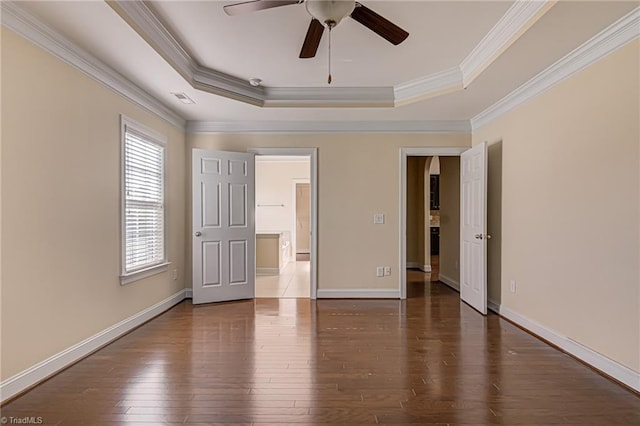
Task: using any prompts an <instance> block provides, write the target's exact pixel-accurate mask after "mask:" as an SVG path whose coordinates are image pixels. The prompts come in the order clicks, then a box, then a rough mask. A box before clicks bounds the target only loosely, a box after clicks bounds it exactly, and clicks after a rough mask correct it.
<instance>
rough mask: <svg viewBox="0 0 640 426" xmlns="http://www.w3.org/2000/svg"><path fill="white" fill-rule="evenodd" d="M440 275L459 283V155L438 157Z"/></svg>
mask: <svg viewBox="0 0 640 426" xmlns="http://www.w3.org/2000/svg"><path fill="white" fill-rule="evenodd" d="M439 260H440V275H441V276H444V277H446V278H448V279H449V280H450V281H453V282H456V283H458V284H459V283H460V267H459V265H460V157H440V259H439Z"/></svg>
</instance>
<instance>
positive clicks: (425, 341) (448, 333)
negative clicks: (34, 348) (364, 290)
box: [2, 271, 640, 425]
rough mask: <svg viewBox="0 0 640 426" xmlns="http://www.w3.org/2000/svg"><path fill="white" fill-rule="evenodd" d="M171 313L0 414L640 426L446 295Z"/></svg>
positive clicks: (418, 288) (508, 331)
mask: <svg viewBox="0 0 640 426" xmlns="http://www.w3.org/2000/svg"><path fill="white" fill-rule="evenodd" d="M408 275H409V277H408V281H409V289H410V291H409V294H410V295H411V297H410V298H409V299H407V300H406V301H402V302H401V301H397V300H319V301H317V302H314V301H311V300H309V299H257V300H255V301H254V300H251V301H242V302H234V303H225V304H217V305H207V306H192V305H191V303H190V302H189V301H186V302H183V303H180V304H179V305H177V306H175V307H174V308H173V309H171V310H170V311H168V312H166V313H165V314H163V315H161V316H159V317H157V318H156V319H154V320H152V321H151V322H149V323H147V324H145V325H144V326H142V327H140V328H138V329H137V330H135V331H133V332H132V333H130V334H128V335H126V336H124V337H123V338H121V339H119V340H117V341H115V342H114V343H112V344H111V345H109V346H107V347H105V348H103V349H102V350H100V351H98V352H96V353H95V354H93V355H91V356H90V357H88V358H86V359H84V360H83V361H81V362H79V363H77V364H76V365H74V366H72V367H70V368H69V369H67V370H65V371H63V372H62V373H60V374H58V375H57V376H55V377H53V378H52V379H50V380H48V381H46V382H45V383H43V384H41V385H40V386H38V387H36V388H34V389H33V390H31V391H30V392H28V393H26V394H25V395H23V396H22V397H20V398H17V399H15V400H14V401H12V402H10V403H8V404H7V405H6V406H4V407H3V408H2V416H4V417H5V418H9V417H14V418H23V417H25V416H35V417H42V420H43V424H47V425H49V424H60V425H115V424H127V425H131V424H152V425H159V424H172V423H188V424H192V425H195V424H202V425H205V424H207V425H211V424H242V425H260V424H272V425H273V424H277V425H285V424H327V425H336V424H348V425H356V424H375V423H380V424H403V425H407V424H414V425H430V424H442V425H444V424H450V425H458V424H466V425H482V424H504V425H553V424H574V425H639V424H640V398H638V397H637V396H636V395H634V394H633V393H631V392H630V391H628V390H626V389H624V388H623V387H621V386H619V385H617V384H615V383H613V382H611V381H609V380H608V379H606V378H604V377H602V376H600V375H598V374H597V373H595V372H594V371H592V370H591V369H589V368H588V367H586V366H585V365H583V364H581V363H579V362H578V361H576V360H574V359H572V358H571V357H569V356H567V355H566V354H563V353H562V352H559V351H557V350H556V349H554V348H552V347H550V346H548V345H546V344H545V343H543V342H541V341H540V340H538V339H536V338H535V337H533V336H531V335H529V334H527V333H525V332H524V331H522V330H520V329H519V328H517V327H515V326H514V325H512V324H510V323H509V322H507V321H504V320H501V319H500V318H499V317H498V316H496V315H493V314H490V315H488V316H487V317H483V316H482V315H479V314H477V313H476V312H475V311H473V310H472V309H471V308H469V307H468V306H466V305H465V304H463V303H460V301H459V298H458V294H457V293H456V292H454V291H453V290H451V289H449V288H448V287H446V286H444V285H442V284H438V283H432V282H429V281H428V275H426V274H423V273H421V272H416V271H410V272H409V274H408Z"/></svg>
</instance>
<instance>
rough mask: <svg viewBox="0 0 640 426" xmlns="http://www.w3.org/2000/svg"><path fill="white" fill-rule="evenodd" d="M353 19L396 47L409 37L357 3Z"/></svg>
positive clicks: (389, 22) (392, 24) (352, 13)
mask: <svg viewBox="0 0 640 426" xmlns="http://www.w3.org/2000/svg"><path fill="white" fill-rule="evenodd" d="M351 17H352V18H353V19H355V20H356V21H358V22H359V23H361V24H362V25H364V26H365V27H367V28H369V29H370V30H371V31H373V32H374V33H376V34H378V35H379V36H380V37H382V38H384V39H386V40H387V41H389V42H390V43H392V44H395V45H398V44H400V43H402V42H403V41H404V40H405V39H406V38H407V37H408V36H409V33H408V32H406V31H405V30H403V29H402V28H400V27H399V26H397V25H396V24H394V23H393V22H391V21H389V20H387V19H385V18H383V17H382V16H380V15H378V14H377V13H375V12H374V11H373V10H371V9H369V8H368V7H365V6H363V5H361V4H360V3H356V8H355V9H353V12H351Z"/></svg>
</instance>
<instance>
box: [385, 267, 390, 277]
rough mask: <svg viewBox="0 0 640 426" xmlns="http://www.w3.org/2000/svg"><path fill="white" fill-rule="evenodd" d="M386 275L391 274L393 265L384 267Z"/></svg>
mask: <svg viewBox="0 0 640 426" xmlns="http://www.w3.org/2000/svg"><path fill="white" fill-rule="evenodd" d="M384 275H385V276H389V275H391V266H385V267H384Z"/></svg>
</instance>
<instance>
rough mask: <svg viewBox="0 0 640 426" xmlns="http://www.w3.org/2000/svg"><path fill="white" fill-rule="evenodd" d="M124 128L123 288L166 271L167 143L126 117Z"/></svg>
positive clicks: (123, 122)
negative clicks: (130, 283)
mask: <svg viewBox="0 0 640 426" xmlns="http://www.w3.org/2000/svg"><path fill="white" fill-rule="evenodd" d="M121 120H122V125H121V131H122V275H121V277H120V282H121V284H127V283H129V282H132V281H136V280H138V279H141V278H144V277H146V276H149V275H153V274H156V273H159V272H163V271H166V270H167V265H168V263H167V258H166V244H165V242H166V239H165V216H166V215H165V145H166V140H165V138H164V137H162V136H158V135H156V134H155V133H154V132H153V131H150V130H149V129H146V128H145V127H144V126H142V125H140V124H137V123H135V122H133V121H131V120H129V119H127V118H125V117H122V118H121Z"/></svg>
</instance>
